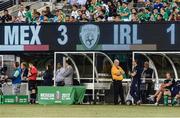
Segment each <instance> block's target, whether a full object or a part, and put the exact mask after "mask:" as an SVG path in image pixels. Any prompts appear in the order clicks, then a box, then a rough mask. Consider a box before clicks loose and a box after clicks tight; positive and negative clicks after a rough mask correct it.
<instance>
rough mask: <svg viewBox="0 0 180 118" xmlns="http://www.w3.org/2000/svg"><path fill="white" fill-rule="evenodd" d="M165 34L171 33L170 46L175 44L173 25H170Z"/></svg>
mask: <svg viewBox="0 0 180 118" xmlns="http://www.w3.org/2000/svg"><path fill="white" fill-rule="evenodd" d="M166 32H167V33H169V32H171V44H175V24H171V26H170V27H169V28H167V30H166Z"/></svg>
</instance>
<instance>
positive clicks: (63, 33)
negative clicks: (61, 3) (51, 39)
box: [57, 25, 68, 45]
mask: <svg viewBox="0 0 180 118" xmlns="http://www.w3.org/2000/svg"><path fill="white" fill-rule="evenodd" d="M58 31H59V32H61V36H62V38H58V39H57V41H58V43H59V44H60V45H65V44H66V43H67V42H68V36H67V34H66V33H67V27H66V26H65V25H60V26H59V28H58Z"/></svg>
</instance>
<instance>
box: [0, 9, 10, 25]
mask: <svg viewBox="0 0 180 118" xmlns="http://www.w3.org/2000/svg"><path fill="white" fill-rule="evenodd" d="M1 21H2V23H9V22H12V16H11V15H9V13H8V10H7V9H5V10H4V15H3V16H2V18H1Z"/></svg>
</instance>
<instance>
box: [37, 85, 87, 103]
mask: <svg viewBox="0 0 180 118" xmlns="http://www.w3.org/2000/svg"><path fill="white" fill-rule="evenodd" d="M84 94H85V87H84V86H64V87H49V86H40V87H38V103H39V104H77V103H82V101H83V99H84Z"/></svg>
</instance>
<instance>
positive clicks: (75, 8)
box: [71, 5, 79, 19]
mask: <svg viewBox="0 0 180 118" xmlns="http://www.w3.org/2000/svg"><path fill="white" fill-rule="evenodd" d="M72 9H73V10H72V12H71V16H73V17H74V18H75V19H77V18H78V17H79V14H78V7H77V6H76V5H73V7H72Z"/></svg>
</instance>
